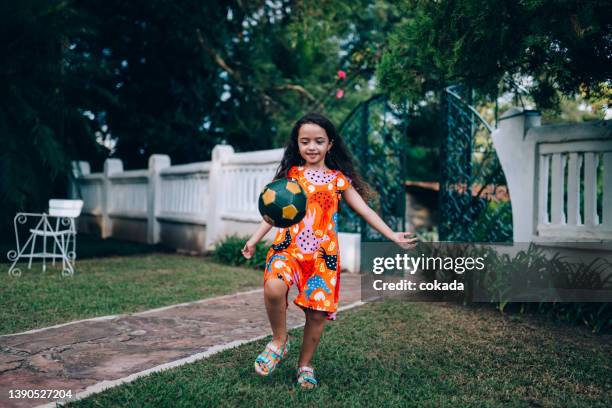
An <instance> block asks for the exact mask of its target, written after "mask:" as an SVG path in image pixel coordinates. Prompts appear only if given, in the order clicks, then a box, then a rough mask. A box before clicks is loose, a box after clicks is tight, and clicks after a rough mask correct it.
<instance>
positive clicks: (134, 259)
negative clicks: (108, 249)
mask: <svg viewBox="0 0 612 408" xmlns="http://www.w3.org/2000/svg"><path fill="white" fill-rule="evenodd" d="M126 247H128V246H127V245H126ZM126 250H127V249H126ZM59 266H60V267H61V262H60V263H59ZM8 267H9V265H8V264H3V265H1V266H0V334H7V333H15V332H20V331H25V330H28V329H33V328H40V327H46V326H51V325H54V324H58V323H65V322H69V321H72V320H78V319H84V318H88V317H95V316H104V315H111V314H119V313H128V312H138V311H143V310H148V309H152V308H156V307H161V306H167V305H172V304H176V303H182V302H188V301H193V300H199V299H203V298H207V297H211V296H217V295H224V294H229V293H234V292H238V291H242V290H247V289H251V288H257V287H260V286H261V283H262V272H261V271H257V270H254V269H246V268H238V267H230V266H225V265H222V264H219V263H215V262H212V261H211V260H210V259H208V258H204V257H193V256H185V255H177V254H168V253H153V254H147V255H135V256H122V257H109V258H90V259H83V260H79V259H77V263H76V272H75V274H74V276H73V277H68V278H62V277H61V276H60V270H59V269H47V271H46V272H45V273H44V274H43V273H42V268H41V264H40V263H33V264H32V269H31V270H28V269H27V264H23V265H22V266H21V271H22V275H21V277H18V278H14V277H11V276H9V275H8V273H7V272H8ZM57 267H58V264H57V263H56V268H57Z"/></svg>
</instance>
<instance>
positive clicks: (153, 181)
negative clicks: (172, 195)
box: [147, 154, 170, 244]
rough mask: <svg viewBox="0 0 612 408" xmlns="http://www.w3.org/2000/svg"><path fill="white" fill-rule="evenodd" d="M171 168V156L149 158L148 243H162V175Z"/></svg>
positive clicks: (160, 155) (161, 155)
mask: <svg viewBox="0 0 612 408" xmlns="http://www.w3.org/2000/svg"><path fill="white" fill-rule="evenodd" d="M166 167H170V156H167V155H165V154H154V155H152V156H151V157H149V182H148V184H147V243H148V244H157V243H158V242H159V241H160V236H159V232H160V224H159V221H158V220H157V216H158V215H159V213H160V211H161V196H162V185H161V176H160V173H161V171H162V169H165V168H166Z"/></svg>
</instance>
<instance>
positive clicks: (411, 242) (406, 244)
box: [393, 232, 419, 249]
mask: <svg viewBox="0 0 612 408" xmlns="http://www.w3.org/2000/svg"><path fill="white" fill-rule="evenodd" d="M410 235H414V234H413V233H412V232H394V233H393V242H395V243H396V244H397V245H399V246H401V247H402V248H404V249H412V248H414V247H415V246H416V243H417V242H418V240H419V239H418V238H409V236H410Z"/></svg>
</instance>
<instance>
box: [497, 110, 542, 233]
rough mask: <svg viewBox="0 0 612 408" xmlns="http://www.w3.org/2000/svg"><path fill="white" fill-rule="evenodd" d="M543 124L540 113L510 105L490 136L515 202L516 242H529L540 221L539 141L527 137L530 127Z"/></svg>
mask: <svg viewBox="0 0 612 408" xmlns="http://www.w3.org/2000/svg"><path fill="white" fill-rule="evenodd" d="M539 125H540V116H539V113H537V112H533V111H527V112H525V111H523V110H522V109H520V108H511V109H509V110H508V111H506V113H505V114H504V115H503V116H502V117H501V118H500V119H499V128H498V129H496V130H495V131H493V133H492V134H491V137H492V139H493V145H494V146H495V151H496V152H497V156H498V157H499V161H500V163H501V166H502V168H503V169H504V175H505V176H506V182H507V184H508V194H509V195H510V202H511V203H512V229H513V235H514V242H530V241H531V239H532V236H533V234H534V232H535V226H536V225H537V224H536V223H537V220H536V219H535V218H536V217H537V214H536V212H535V209H534V198H535V194H536V188H537V183H536V180H535V179H534V176H533V175H534V174H535V169H536V149H535V147H536V143H535V141H531V140H526V139H525V134H526V132H527V129H529V128H530V127H533V126H539Z"/></svg>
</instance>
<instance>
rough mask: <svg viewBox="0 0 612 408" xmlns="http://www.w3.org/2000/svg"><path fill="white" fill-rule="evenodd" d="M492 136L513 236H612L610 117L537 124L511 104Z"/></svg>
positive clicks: (566, 238)
mask: <svg viewBox="0 0 612 408" xmlns="http://www.w3.org/2000/svg"><path fill="white" fill-rule="evenodd" d="M492 137H493V142H494V144H495V148H496V151H497V154H498V156H499V158H500V161H501V163H502V168H503V170H504V173H505V176H506V180H507V183H508V188H509V193H510V200H511V203H512V217H513V227H514V241H515V242H530V241H548V242H550V241H557V242H564V241H565V242H575V241H608V240H612V121H593V122H585V123H579V124H567V125H550V126H540V122H539V116H537V115H533V113H532V112H521V111H520V110H519V109H516V108H514V109H512V110H510V111H509V112H507V113H506V114H505V115H504V117H502V119H501V120H500V127H499V129H496V130H495V131H494V132H493V134H492Z"/></svg>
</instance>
